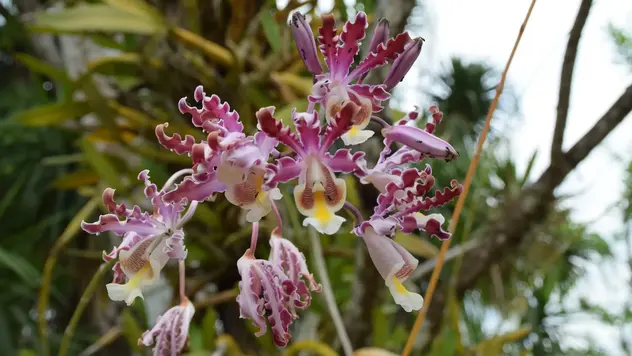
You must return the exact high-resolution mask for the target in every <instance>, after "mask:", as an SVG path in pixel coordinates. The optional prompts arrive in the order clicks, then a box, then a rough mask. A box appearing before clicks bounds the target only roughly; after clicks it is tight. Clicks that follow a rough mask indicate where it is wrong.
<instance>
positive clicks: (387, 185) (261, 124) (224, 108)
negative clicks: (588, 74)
mask: <svg viewBox="0 0 632 356" xmlns="http://www.w3.org/2000/svg"><path fill="white" fill-rule="evenodd" d="M290 27H291V30H292V33H293V35H294V38H295V41H296V46H297V48H298V50H299V53H300V55H301V58H302V59H303V61H304V63H305V65H306V67H307V69H308V70H309V71H310V72H311V73H312V75H314V84H313V87H312V94H311V95H310V96H309V98H308V100H309V105H308V108H307V110H306V112H297V111H296V110H294V111H292V113H291V119H292V121H293V124H294V125H293V126H294V127H290V126H289V125H286V124H284V123H283V122H282V121H280V120H277V119H276V118H275V117H274V111H275V108H274V107H264V108H261V109H259V110H258V111H257V112H256V114H255V116H256V120H257V123H258V124H257V132H254V133H253V134H252V135H250V134H248V133H246V132H244V125H243V124H242V122H241V121H240V117H239V114H238V113H237V112H235V111H233V110H231V108H230V106H229V104H228V103H225V102H222V101H221V99H220V98H219V97H218V96H217V95H210V96H208V95H207V94H206V93H205V92H204V89H203V87H202V86H198V87H197V88H196V89H195V91H194V95H193V99H194V101H195V102H197V103H198V106H192V105H190V104H189V103H187V98H186V97H185V98H182V99H181V100H180V102H179V103H178V107H179V110H180V112H181V113H182V114H186V115H188V116H190V117H191V122H192V124H193V126H195V127H197V128H200V129H202V131H203V132H204V133H205V134H206V138H205V139H204V140H202V141H199V142H198V141H196V139H195V138H194V137H192V136H190V135H186V136H184V137H182V136H180V135H179V134H177V133H174V134H173V135H172V136H170V135H168V134H167V133H166V129H167V128H168V123H165V124H161V125H158V126H157V127H156V129H155V133H156V136H157V138H158V142H159V143H160V144H161V145H162V146H164V147H165V148H166V149H168V150H170V151H172V152H175V153H176V154H179V155H188V156H189V157H190V158H191V168H190V169H183V170H181V171H178V172H176V173H175V174H174V175H173V176H172V177H171V178H169V180H168V181H167V183H166V184H165V185H164V187H163V188H162V189H160V190H158V188H157V187H156V185H155V184H153V183H151V181H150V180H149V173H148V171H143V172H141V173H140V174H139V176H138V178H139V179H140V180H141V181H143V182H144V185H145V188H144V192H145V196H146V198H147V199H148V200H149V202H150V203H151V207H152V210H151V211H150V212H145V211H143V210H142V209H141V208H140V207H139V206H133V207H132V208H131V209H128V208H127V207H126V206H125V205H124V204H117V203H116V202H115V200H114V190H113V189H111V188H108V189H106V190H105V191H104V192H103V202H104V204H105V206H106V207H107V209H108V211H109V214H105V215H102V216H100V217H99V219H98V221H97V222H95V223H85V222H83V223H82V225H81V226H82V228H83V229H84V230H85V231H86V232H88V233H92V234H99V233H101V232H107V231H110V232H113V233H114V234H115V235H117V236H121V237H122V240H121V242H120V244H119V245H118V246H117V247H115V248H114V249H113V250H112V251H111V252H110V253H104V256H103V257H104V259H105V260H106V261H110V260H114V259H118V261H117V262H116V263H115V264H114V267H113V271H114V280H113V283H110V284H108V285H107V290H108V294H109V296H110V298H111V299H113V300H116V301H125V302H126V303H127V304H131V303H133V301H134V300H135V298H137V297H141V298H142V296H143V295H142V289H143V288H144V287H146V286H147V285H150V284H152V283H153V282H154V281H155V280H156V279H157V278H158V276H159V275H160V272H161V270H162V269H163V268H164V267H165V265H166V264H167V263H168V261H169V260H170V259H176V260H179V262H180V299H181V303H180V305H178V306H175V307H173V308H171V309H169V310H168V311H167V312H166V313H165V314H164V315H163V316H162V317H161V318H160V319H159V320H158V322H157V324H156V325H155V326H154V327H153V328H152V329H151V330H150V331H147V332H146V333H145V334H143V337H142V338H141V340H140V341H139V342H140V343H142V344H144V345H147V346H152V345H154V346H155V348H154V354H160V355H163V354H165V355H177V354H179V353H180V352H182V350H183V348H184V347H185V345H186V340H187V331H188V327H189V323H190V321H191V318H192V317H193V313H194V308H193V304H192V303H191V302H190V301H189V300H188V299H187V297H186V295H185V288H184V287H185V286H184V283H185V278H184V265H185V264H184V260H185V258H186V256H187V250H186V249H185V247H184V239H185V237H184V236H185V234H184V230H183V226H184V224H185V223H186V222H187V221H188V220H190V218H191V217H192V216H193V214H194V213H195V210H196V208H197V206H198V204H199V203H203V202H205V201H214V200H215V199H216V198H217V197H218V196H221V194H222V193H223V196H224V197H225V198H226V200H227V201H229V202H230V203H232V204H233V205H235V206H237V207H240V208H241V209H242V211H243V212H244V213H245V220H246V221H247V222H249V223H252V237H251V242H250V248H248V249H247V250H246V251H245V253H244V254H243V256H242V257H241V258H240V259H239V260H238V262H237V270H238V272H239V275H240V276H241V282H240V283H239V288H240V293H239V296H238V297H237V303H238V304H239V308H240V315H241V317H242V318H247V319H250V320H251V321H252V323H253V325H255V326H256V327H258V331H257V333H256V335H257V336H260V335H263V334H264V333H265V332H266V331H267V330H268V328H270V330H271V331H272V335H273V340H274V343H275V344H276V345H277V346H279V347H283V346H286V345H287V344H288V343H289V342H290V340H291V334H290V329H289V327H290V325H291V324H292V322H293V321H294V320H295V319H297V318H298V317H299V315H298V310H300V309H305V308H307V307H308V306H309V305H310V303H311V298H312V295H311V293H312V292H316V293H318V292H320V290H321V286H320V285H319V284H318V283H317V282H316V281H315V279H314V277H313V275H312V274H311V273H310V272H309V270H308V267H307V262H306V260H305V256H304V255H303V253H301V252H300V251H299V249H298V248H297V247H296V246H295V245H294V244H293V243H292V242H290V241H289V240H287V239H285V238H283V237H282V234H281V231H282V228H283V224H282V219H281V214H280V212H279V209H278V207H277V202H278V201H279V200H280V199H281V198H282V191H283V190H282V188H283V186H281V185H282V184H286V183H289V182H291V181H294V180H295V179H297V178H298V180H297V183H296V184H295V185H294V187H293V192H292V194H293V197H294V202H295V204H296V209H297V210H298V211H299V212H300V213H301V214H302V215H303V216H305V219H304V220H303V225H304V226H311V227H313V228H314V229H315V230H317V231H318V232H320V233H322V234H328V235H333V234H336V233H337V232H338V231H340V229H341V227H342V225H343V224H344V223H345V221H346V220H345V218H344V217H342V216H340V215H339V212H340V210H341V209H343V208H345V209H347V210H348V211H349V212H351V213H352V214H353V216H354V217H355V220H356V221H355V225H354V226H353V228H351V227H349V229H350V230H351V229H352V231H353V233H354V234H355V235H357V236H359V237H360V238H362V239H363V241H364V242H365V244H366V246H367V249H368V251H369V255H370V256H371V259H372V261H373V264H374V265H375V267H376V268H377V270H378V272H379V273H380V275H381V276H382V278H383V279H384V283H385V285H386V286H387V288H388V290H389V291H390V292H391V294H392V296H393V298H394V301H395V303H396V304H398V305H400V306H401V307H402V308H403V309H404V310H405V311H408V312H409V311H412V310H418V309H420V308H421V307H422V304H423V298H422V297H421V295H419V294H417V293H413V292H410V291H408V289H406V287H404V285H403V283H404V282H405V281H406V280H407V278H408V277H409V276H410V275H411V274H412V273H413V271H414V270H415V268H416V267H417V264H418V261H417V260H416V259H415V257H414V256H413V255H412V254H411V253H409V252H408V251H406V249H405V248H403V247H402V246H400V245H399V244H397V243H396V242H395V241H394V240H393V239H392V237H393V234H394V233H395V232H396V231H402V232H404V233H413V232H416V231H425V232H426V233H427V234H429V235H430V236H436V237H437V238H439V239H447V238H450V233H448V232H446V231H444V230H443V228H442V225H443V224H444V222H445V219H444V218H443V216H442V215H440V214H438V213H436V212H435V213H433V212H429V211H430V210H431V209H435V208H437V207H440V206H442V205H444V204H447V203H448V202H450V201H451V200H453V199H454V198H455V197H457V196H458V195H459V194H460V193H461V190H462V186H461V185H460V184H458V183H457V182H456V181H452V182H451V186H450V187H446V188H444V189H443V190H437V191H436V192H435V193H434V194H431V193H430V191H431V189H432V188H433V186H434V182H435V179H434V177H433V175H432V169H431V168H430V165H428V164H426V166H425V168H424V169H421V170H420V169H418V168H415V166H412V165H413V164H418V163H421V162H422V161H424V160H426V159H443V160H446V161H450V160H453V159H456V158H458V153H457V152H456V150H455V149H454V148H453V147H452V146H451V145H450V144H449V143H447V142H446V141H444V140H442V139H441V138H439V137H437V136H435V135H434V130H435V127H436V126H437V125H438V124H439V123H440V122H441V120H442V118H443V114H442V113H441V112H440V111H439V109H438V108H437V107H436V106H433V107H431V108H430V113H431V119H430V120H429V121H428V122H427V123H425V125H420V124H419V119H420V117H421V110H420V109H419V108H415V110H414V111H412V112H410V113H408V114H407V115H406V116H405V117H404V118H403V119H401V120H399V121H398V122H396V123H395V124H393V125H390V124H388V123H387V122H386V121H384V120H382V119H381V118H379V117H377V116H376V115H374V114H376V113H378V112H379V111H381V110H382V109H383V106H382V102H383V101H385V100H387V99H389V98H390V93H389V91H390V90H391V89H393V87H395V86H396V85H397V83H399V82H400V81H401V80H402V79H403V78H404V76H405V75H406V73H407V72H408V71H409V70H410V68H411V67H412V65H413V63H414V62H415V60H416V59H417V57H418V56H419V54H420V52H421V47H422V44H423V39H421V38H417V39H411V38H410V36H409V35H408V34H407V33H402V34H399V35H397V36H395V37H394V38H391V39H389V24H388V21H386V20H385V19H381V20H380V21H379V23H378V24H377V26H376V28H375V31H374V33H373V35H372V38H371V42H370V44H369V53H368V55H367V56H366V57H365V58H364V59H363V60H361V61H360V62H359V63H358V64H357V65H355V66H354V63H353V62H354V57H355V56H356V55H357V54H358V52H359V49H360V45H361V41H362V40H363V39H364V38H365V35H366V33H365V31H366V29H367V27H368V24H367V17H366V14H365V13H364V12H358V14H357V15H356V16H355V18H354V19H353V20H352V21H348V22H347V23H346V24H345V25H344V26H343V28H342V30H341V31H340V34H338V31H337V29H336V24H335V21H334V17H333V16H332V15H323V17H322V26H321V27H320V28H319V30H318V34H319V35H318V42H319V46H318V47H317V45H316V39H315V37H314V34H313V33H312V31H311V28H310V26H309V24H308V22H307V19H306V18H305V16H303V15H302V14H300V13H298V12H295V13H294V14H292V16H291V21H290ZM318 49H320V53H321V54H322V56H323V57H324V60H325V64H326V67H327V69H328V72H326V73H324V72H323V66H322V65H321V63H320V59H319V54H318ZM389 63H390V68H389V70H388V73H387V75H386V79H385V80H384V82H383V83H381V84H376V85H368V84H363V83H362V82H363V80H364V79H365V78H366V77H367V74H368V73H369V71H370V70H372V69H374V68H377V67H380V66H383V65H386V64H389ZM352 67H353V68H352ZM317 104H318V105H319V109H320V113H319V111H317V110H316V105H317ZM323 116H324V119H323V120H321V117H323ZM252 119H254V118H252ZM321 121H322V122H321ZM372 121H373V122H375V123H377V124H379V125H380V126H381V129H380V131H379V133H380V134H381V136H383V138H384V141H383V142H384V149H383V150H382V152H381V153H380V155H379V158H378V159H377V162H376V163H375V164H373V165H372V168H369V164H368V163H367V160H366V157H365V156H366V154H365V152H363V151H355V152H353V151H351V150H350V149H349V148H348V147H345V146H351V145H356V144H359V143H362V142H364V141H366V140H367V139H369V138H371V137H372V136H373V135H374V131H371V130H366V129H367V127H368V125H369V123H370V122H372ZM419 126H422V127H421V128H420V127H419ZM339 139H340V140H339ZM393 143H398V144H399V145H400V147H399V148H398V149H397V150H396V151H395V152H392V151H391V146H392V145H393ZM279 144H282V145H284V146H286V147H287V150H285V151H284V152H283V153H282V154H281V153H280V152H279V151H277V146H278V145H279ZM334 147H335V148H334ZM337 174H338V175H337ZM341 174H347V175H348V174H353V175H355V176H356V177H357V178H359V179H360V181H361V182H362V183H363V184H371V185H373V186H374V187H375V188H376V189H377V190H378V191H379V196H378V198H377V202H376V204H375V206H374V210H373V215H372V216H371V217H370V218H369V219H368V220H364V219H363V218H362V214H361V213H360V212H359V210H358V209H357V208H355V207H354V206H353V205H352V204H350V203H349V202H347V184H346V182H345V180H344V179H343V178H342V177H340V176H339V175H341ZM288 208H289V209H291V207H288ZM270 212H274V215H275V217H276V221H277V224H276V227H275V228H274V229H272V233H271V237H270V240H269V241H270V246H271V251H270V255H269V257H268V259H260V258H256V257H255V250H256V247H257V240H258V235H259V221H260V220H262V219H263V218H264V217H265V216H267V215H269V213H270Z"/></svg>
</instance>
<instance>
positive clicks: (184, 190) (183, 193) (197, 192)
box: [163, 173, 226, 202]
mask: <svg viewBox="0 0 632 356" xmlns="http://www.w3.org/2000/svg"><path fill="white" fill-rule="evenodd" d="M195 177H196V178H195V179H194V178H192V177H186V178H185V179H184V180H183V181H182V182H181V183H180V184H177V185H176V187H175V188H174V189H173V190H171V191H169V192H168V193H167V194H165V195H164V196H163V200H164V201H165V202H179V201H182V199H187V200H188V201H193V200H195V201H200V202H201V201H204V200H206V199H209V198H210V197H211V196H212V195H213V194H214V193H218V192H223V191H225V190H226V185H224V183H222V182H220V181H219V180H217V179H216V178H215V174H214V173H204V174H198V175H196V176H195Z"/></svg>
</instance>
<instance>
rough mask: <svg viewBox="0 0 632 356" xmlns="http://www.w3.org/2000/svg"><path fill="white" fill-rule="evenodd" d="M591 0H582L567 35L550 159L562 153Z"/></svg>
mask: <svg viewBox="0 0 632 356" xmlns="http://www.w3.org/2000/svg"><path fill="white" fill-rule="evenodd" d="M591 6H592V0H582V3H581V5H580V6H579V11H578V12H577V17H576V18H575V23H574V24H573V27H572V29H571V32H570V34H569V36H568V44H567V45H566V53H565V54H564V62H563V63H562V75H561V78H560V93H559V98H558V101H557V119H556V120H555V131H554V132H553V142H552V143H551V161H552V162H554V161H556V160H559V159H560V158H561V155H562V144H563V142H564V129H565V128H566V120H567V119H568V107H569V105H570V98H571V85H572V81H573V69H574V68H575V59H576V58H577V47H578V45H579V39H580V37H581V35H582V29H583V28H584V25H585V24H586V19H588V14H589V12H590V7H591Z"/></svg>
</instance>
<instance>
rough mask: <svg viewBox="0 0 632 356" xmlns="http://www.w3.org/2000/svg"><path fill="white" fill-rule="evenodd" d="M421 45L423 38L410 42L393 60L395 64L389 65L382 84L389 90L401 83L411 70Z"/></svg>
mask: <svg viewBox="0 0 632 356" xmlns="http://www.w3.org/2000/svg"><path fill="white" fill-rule="evenodd" d="M423 43H424V40H423V38H421V37H419V38H416V39H415V40H413V41H412V42H409V43H408V44H407V45H406V47H405V48H404V52H403V53H402V54H400V55H399V56H398V57H397V58H396V59H395V62H393V65H391V68H390V69H389V70H388V73H387V74H386V79H385V80H384V84H385V85H386V87H387V88H388V89H389V90H390V89H392V88H394V87H395V86H396V85H397V84H398V83H399V82H400V81H402V80H403V79H404V76H406V74H407V73H408V71H409V70H410V68H412V66H413V64H414V63H415V61H416V60H417V57H419V54H420V53H421V46H422V45H423Z"/></svg>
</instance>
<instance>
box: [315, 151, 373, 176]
mask: <svg viewBox="0 0 632 356" xmlns="http://www.w3.org/2000/svg"><path fill="white" fill-rule="evenodd" d="M364 156H365V153H364V152H362V151H357V152H354V153H351V151H350V150H349V149H346V148H342V149H339V150H337V151H336V152H335V153H334V154H333V155H331V154H329V153H326V154H325V157H324V163H325V164H326V165H327V166H328V167H329V168H331V169H332V170H333V171H334V172H342V173H354V174H355V175H356V176H358V177H364V176H365V175H366V174H367V163H366V159H365V158H364Z"/></svg>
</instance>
